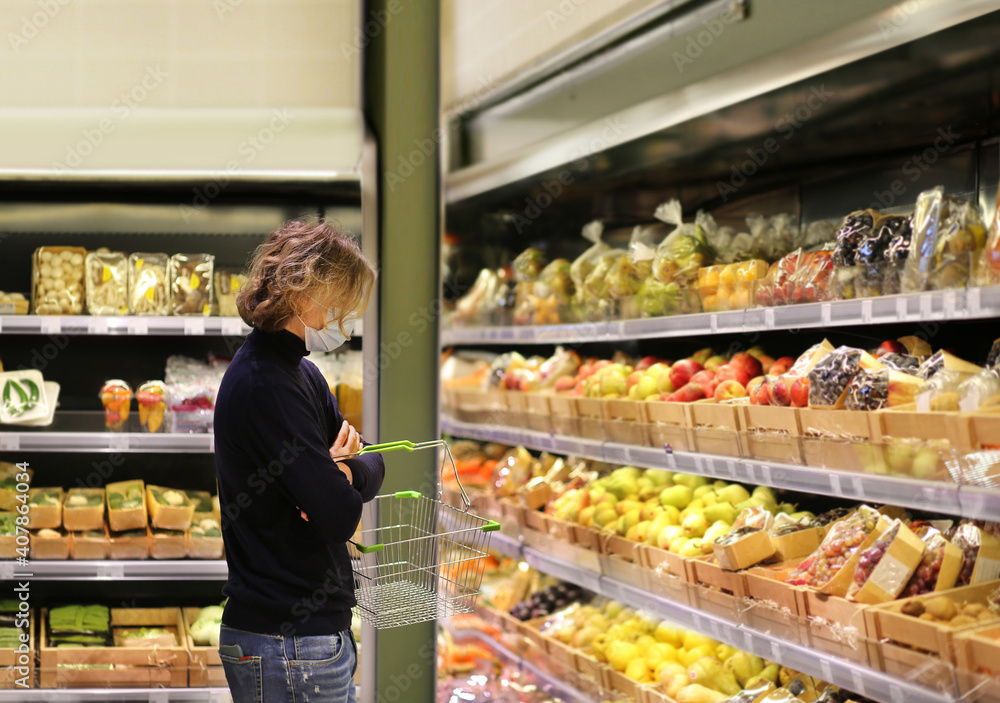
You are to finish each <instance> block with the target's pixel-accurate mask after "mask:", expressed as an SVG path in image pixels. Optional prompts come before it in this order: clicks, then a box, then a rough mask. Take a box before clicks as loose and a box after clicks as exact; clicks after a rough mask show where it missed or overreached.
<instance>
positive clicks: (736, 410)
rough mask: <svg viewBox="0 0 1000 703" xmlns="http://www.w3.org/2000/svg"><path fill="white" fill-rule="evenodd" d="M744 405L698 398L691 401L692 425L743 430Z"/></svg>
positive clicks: (697, 427) (696, 427)
mask: <svg viewBox="0 0 1000 703" xmlns="http://www.w3.org/2000/svg"><path fill="white" fill-rule="evenodd" d="M743 407H744V406H743V405H737V404H734V403H716V402H715V400H714V399H712V398H706V399H704V400H696V401H695V402H693V403H691V425H692V426H693V427H694V428H695V429H699V428H702V427H710V428H712V429H717V430H737V431H738V430H741V429H743ZM747 407H749V406H747Z"/></svg>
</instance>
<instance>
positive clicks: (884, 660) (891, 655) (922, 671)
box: [867, 639, 957, 695]
mask: <svg viewBox="0 0 1000 703" xmlns="http://www.w3.org/2000/svg"><path fill="white" fill-rule="evenodd" d="M867 644H868V661H869V663H870V665H871V666H872V667H873V668H875V669H878V670H879V671H884V672H885V673H887V674H889V675H890V676H896V677H897V678H901V679H906V680H909V681H913V682H914V683H916V684H919V685H921V686H923V687H925V688H929V689H931V690H934V691H941V692H942V693H946V694H948V695H952V694H953V693H954V692H955V690H956V686H957V681H956V676H955V667H954V666H953V665H952V664H950V663H948V662H946V661H944V660H942V659H940V658H939V657H938V656H937V655H935V654H928V653H927V652H918V651H916V650H913V649H909V648H908V647H899V646H897V645H894V644H892V643H891V642H878V641H876V640H872V639H869V640H867Z"/></svg>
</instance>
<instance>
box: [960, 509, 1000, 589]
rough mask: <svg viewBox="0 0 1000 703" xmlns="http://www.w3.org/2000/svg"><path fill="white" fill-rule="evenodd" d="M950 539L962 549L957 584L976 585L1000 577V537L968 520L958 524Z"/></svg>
mask: <svg viewBox="0 0 1000 703" xmlns="http://www.w3.org/2000/svg"><path fill="white" fill-rule="evenodd" d="M948 539H949V541H951V543H952V544H954V545H955V546H956V547H958V548H959V549H961V550H962V557H963V562H962V569H961V571H960V572H959V575H958V579H957V580H956V581H955V585H956V586H975V585H976V584H980V583H985V582H986V581H993V580H995V579H997V578H1000V539H997V537H995V536H994V535H992V534H990V533H989V532H987V531H986V530H983V529H982V528H981V527H979V525H976V524H973V523H971V522H967V521H963V522H961V523H959V524H958V525H956V526H955V527H954V528H953V529H952V531H951V533H949V535H948Z"/></svg>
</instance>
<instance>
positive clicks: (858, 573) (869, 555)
mask: <svg viewBox="0 0 1000 703" xmlns="http://www.w3.org/2000/svg"><path fill="white" fill-rule="evenodd" d="M899 524H900V523H898V522H897V523H896V524H895V525H894V526H893V527H892V528H891V529H889V530H886V531H885V533H883V534H882V536H880V537H879V538H878V539H877V540H876V541H875V544H873V545H872V546H870V547H868V549H866V550H864V551H863V552H861V555H860V556H859V557H858V565H857V568H855V570H854V585H853V586H852V587H851V590H852V591H855V592H857V591H858V590H860V589H861V587H862V586H864V585H865V584H866V583H868V579H869V577H871V575H872V572H873V571H875V567H876V566H878V563H879V562H880V561H882V557H884V556H885V553H886V552H887V551H888V549H889V545H890V544H892V540H894V539H895V538H896V535H897V534H899Z"/></svg>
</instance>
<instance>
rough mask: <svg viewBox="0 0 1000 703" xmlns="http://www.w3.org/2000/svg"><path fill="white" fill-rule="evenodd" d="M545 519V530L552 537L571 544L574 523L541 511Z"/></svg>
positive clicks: (573, 536)
mask: <svg viewBox="0 0 1000 703" xmlns="http://www.w3.org/2000/svg"><path fill="white" fill-rule="evenodd" d="M542 515H543V516H544V519H545V528H546V529H545V532H546V533H547V534H548V535H549V536H550V537H553V538H554V539H558V540H560V541H562V542H566V543H567V544H572V542H573V540H574V538H575V535H574V527H575V525H574V523H572V522H567V521H566V520H560V519H559V518H557V517H555V516H554V515H548V514H547V513H542Z"/></svg>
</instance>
